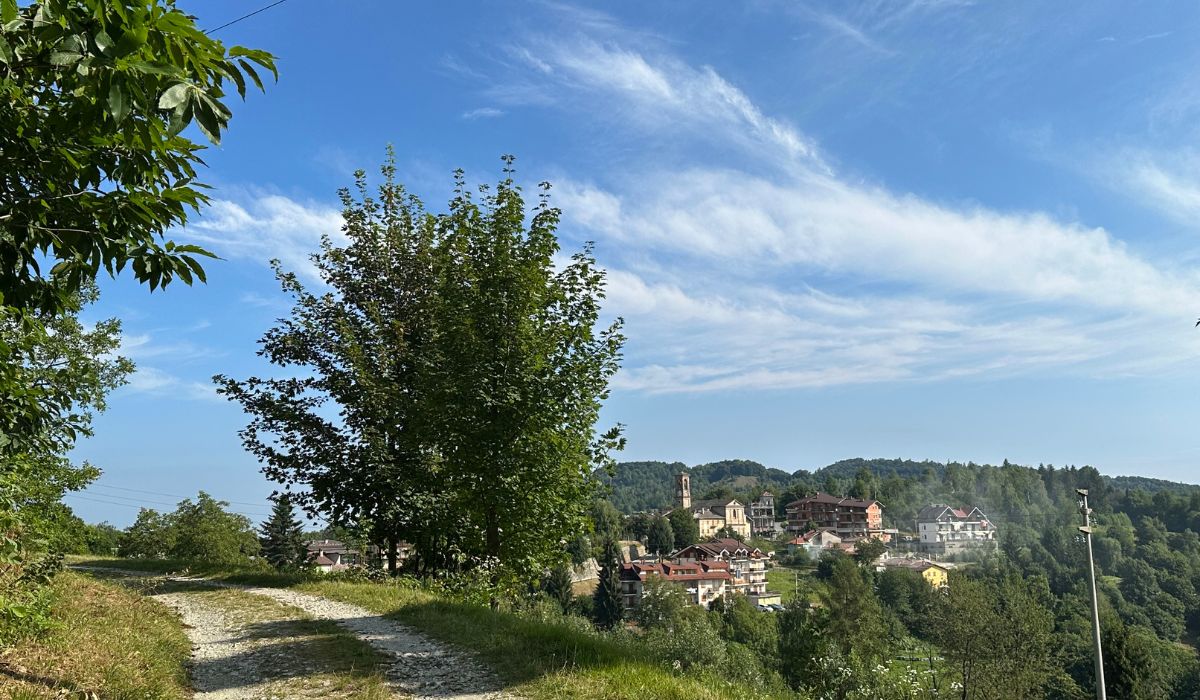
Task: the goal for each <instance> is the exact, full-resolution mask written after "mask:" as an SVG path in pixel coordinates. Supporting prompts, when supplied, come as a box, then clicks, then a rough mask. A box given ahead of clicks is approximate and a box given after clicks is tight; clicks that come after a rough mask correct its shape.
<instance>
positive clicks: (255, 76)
mask: <svg viewBox="0 0 1200 700" xmlns="http://www.w3.org/2000/svg"><path fill="white" fill-rule="evenodd" d="M238 65H240V66H241V67H242V70H244V71H245V72H246V75H248V76H250V79H251V80H253V81H254V84H255V85H256V86H257V87H258V89H259V90H262V91H264V92H265V91H266V88H264V87H263V83H262V79H261V78H259V77H258V73H257V72H256V71H255V70H254V66H252V65H250V64H249V63H248V62H247V61H245V60H243V59H240V58H239V59H238Z"/></svg>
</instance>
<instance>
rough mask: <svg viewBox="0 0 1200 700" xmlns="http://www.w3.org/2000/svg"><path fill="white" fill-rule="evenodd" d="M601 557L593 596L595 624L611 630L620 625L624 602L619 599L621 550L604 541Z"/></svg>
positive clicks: (613, 542)
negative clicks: (597, 580) (597, 583)
mask: <svg viewBox="0 0 1200 700" xmlns="http://www.w3.org/2000/svg"><path fill="white" fill-rule="evenodd" d="M603 550H604V553H603V555H602V556H601V567H600V585H599V586H597V587H596V593H595V595H594V596H593V600H594V601H595V615H596V624H597V625H599V626H600V627H603V628H605V629H612V628H613V627H616V626H617V625H619V624H620V623H621V618H622V617H623V615H624V613H625V602H624V599H623V598H622V597H621V549H620V546H619V545H618V544H617V542H616V540H614V539H611V538H610V539H606V540H605V541H604V548H603Z"/></svg>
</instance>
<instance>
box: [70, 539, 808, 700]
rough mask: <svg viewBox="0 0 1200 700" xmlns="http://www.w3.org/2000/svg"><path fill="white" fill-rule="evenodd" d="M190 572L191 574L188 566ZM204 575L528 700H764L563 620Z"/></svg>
mask: <svg viewBox="0 0 1200 700" xmlns="http://www.w3.org/2000/svg"><path fill="white" fill-rule="evenodd" d="M76 563H83V564H94V565H97V566H113V567H120V568H127V569H140V570H146V571H170V570H176V569H178V568H180V567H179V563H178V562H147V561H142V560H137V561H122V560H108V559H99V560H87V561H84V560H80V561H77V562H76ZM193 571H195V569H193ZM206 573H210V574H213V575H215V576H219V577H220V578H222V579H224V580H228V581H231V582H239V583H252V584H255V585H275V586H289V587H294V588H296V589H297V590H302V591H307V592H310V593H315V594H319V595H323V596H326V597H328V598H331V599H334V600H341V601H345V602H348V603H354V604H356V605H360V606H362V607H364V608H367V609H369V610H372V611H374V612H378V613H380V614H381V615H384V616H386V617H389V618H392V619H395V620H398V621H400V622H403V623H405V624H408V625H411V626H412V627H415V628H417V629H420V630H421V631H423V632H424V633H426V634H428V635H429V636H431V637H434V638H437V639H441V640H443V641H446V642H449V643H451V644H454V645H456V646H459V647H462V648H465V649H470V650H471V651H474V652H475V653H477V654H478V655H479V656H480V657H481V658H482V659H483V660H484V661H485V662H487V663H488V664H489V665H490V666H491V667H492V668H493V669H494V670H495V671H496V672H497V673H498V674H499V675H500V676H501V677H502V678H503V679H504V680H505V681H506V685H508V686H509V687H511V688H513V689H515V690H516V691H517V692H519V693H521V694H523V695H527V696H529V697H531V698H595V699H600V698H604V699H609V698H612V699H617V698H630V699H633V698H637V699H638V700H644V699H645V698H664V699H667V700H669V699H672V698H678V699H679V700H684V699H686V700H709V699H711V700H717V699H718V698H734V699H736V698H772V697H794V696H790V695H789V696H775V695H772V694H770V693H768V692H765V691H764V690H763V689H761V688H749V687H745V686H739V685H732V684H729V683H726V682H725V681H723V680H722V679H721V678H720V677H719V676H718V675H717V674H716V673H713V672H708V671H706V672H698V671H696V670H691V671H686V672H682V673H677V672H672V671H671V670H670V669H669V668H667V667H665V666H664V665H662V664H660V663H657V662H655V661H654V660H652V659H651V658H650V657H649V654H648V653H647V650H646V649H644V648H643V647H642V646H641V645H640V644H638V643H637V642H636V641H635V640H631V639H626V638H621V637H613V636H607V635H602V634H598V633H595V632H592V631H590V630H588V629H585V628H583V627H582V626H579V625H573V624H570V622H569V621H563V622H556V621H537V620H531V619H527V618H524V617H521V616H518V615H515V614H513V613H509V612H504V611H493V610H490V609H488V608H486V607H480V606H473V605H466V604H463V603H457V602H452V601H448V600H445V599H443V598H440V597H438V596H436V595H434V594H433V593H430V592H428V591H424V590H420V589H416V588H412V587H408V586H401V585H389V584H377V583H346V582H336V581H308V582H300V581H299V580H298V578H297V577H289V576H279V575H275V574H263V573H260V572H246V571H242V572H231V571H227V572H223V573H222V572H217V571H215V570H209V571H208V572H206Z"/></svg>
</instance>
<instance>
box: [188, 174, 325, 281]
mask: <svg viewBox="0 0 1200 700" xmlns="http://www.w3.org/2000/svg"><path fill="white" fill-rule="evenodd" d="M186 233H187V237H188V238H189V239H191V240H194V241H197V242H199V243H201V244H203V245H206V246H208V247H210V248H211V249H212V250H213V252H215V253H217V254H218V255H220V256H222V257H226V258H240V259H248V260H254V261H257V262H260V263H263V264H266V263H267V262H268V261H269V260H271V259H278V260H280V261H281V262H282V263H283V265H284V267H285V268H286V269H289V270H293V271H295V272H297V273H300V274H304V275H306V276H308V277H309V278H311V279H317V272H316V269H315V268H314V267H313V265H312V263H311V261H310V260H309V255H311V254H312V253H313V252H314V251H316V250H317V248H318V245H319V243H320V240H321V237H322V236H329V237H330V238H332V239H333V240H335V241H336V240H341V239H342V236H343V234H342V215H341V212H340V211H339V210H338V209H335V208H333V207H332V206H329V205H327V204H321V203H316V202H302V201H297V200H294V199H291V198H289V197H286V196H283V195H280V194H274V193H258V192H246V193H242V194H240V195H238V196H237V198H236V199H234V198H226V199H214V200H213V201H212V203H211V205H210V206H209V207H208V209H207V210H206V211H205V213H204V217H203V218H201V219H198V220H196V221H195V222H193V223H191V224H189V225H188V228H187V232H186Z"/></svg>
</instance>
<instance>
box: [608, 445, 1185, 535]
mask: <svg viewBox="0 0 1200 700" xmlns="http://www.w3.org/2000/svg"><path fill="white" fill-rule="evenodd" d="M1011 469H1017V470H1028V471H1029V472H1031V473H1033V474H1038V473H1043V472H1045V470H1047V469H1049V470H1054V469H1055V467H1053V466H1048V465H1039V466H1038V467H1037V468H1034V467H1023V466H1018V465H1013V464H1010V463H1009V462H1007V461H1005V462H1004V463H1003V464H1002V465H1000V466H994V465H987V464H974V463H970V462H968V463H965V464H964V463H958V462H950V463H943V462H933V461H928V460H926V461H914V460H909V459H863V458H853V459H844V460H841V461H838V462H834V463H833V464H830V465H828V466H825V467H822V468H820V469H817V470H815V471H807V470H804V469H800V470H797V471H796V472H794V473H789V472H787V471H784V470H782V469H776V468H773V467H767V466H765V465H763V464H760V463H758V462H755V461H752V460H747V459H730V460H722V461H719V462H709V463H707V464H698V465H696V466H693V467H689V466H687V465H686V464H684V463H683V462H662V461H648V462H621V463H619V464H617V466H616V470H615V471H614V473H613V475H612V477H611V478H610V477H609V476H608V475H606V474H603V473H600V472H598V474H599V475H600V477H601V479H602V480H603V481H604V482H605V483H606V484H608V486H609V488H610V494H609V497H608V498H609V500H610V501H611V502H612V504H613V505H614V506H616V507H617V509H618V510H620V511H622V512H624V513H636V512H639V511H646V510H662V509H667V508H671V507H672V506H673V505H674V504H675V475H676V474H678V473H680V472H687V473H688V474H689V475H690V476H691V483H692V497H693V498H708V497H717V496H728V495H733V496H736V497H738V498H739V499H743V500H744V502H747V503H748V502H749V501H750V500H753V499H754V498H756V497H757V496H758V495H759V494H761V493H762V492H763V491H764V490H769V491H771V492H772V493H774V494H775V495H776V496H777V497H778V498H777V505H778V508H779V511H780V515H781V516H782V514H783V510H782V509H783V507H784V506H786V505H787V503H788V502H789V501H790V500H792V499H793V498H794V497H797V496H800V495H803V494H804V493H805V492H806V491H812V490H821V491H825V492H827V493H833V494H839V495H841V494H845V495H852V496H860V497H870V498H878V499H879V500H881V501H883V502H884V505H885V506H886V511H885V512H886V513H887V514H888V515H889V516H890V518H889V519H891V520H893V521H897V522H896V526H899V527H901V528H902V529H903V528H904V527H905V524H904V522H899V521H908V520H911V518H912V517H914V516H915V514H916V511H917V510H919V509H920V507H921V505H923V504H917V503H915V502H910V501H911V500H912V498H916V497H919V496H921V495H926V496H928V497H929V498H938V499H940V500H951V501H955V503H956V504H969V505H979V506H980V507H983V508H984V509H985V510H988V508H989V507H991V508H993V509H994V508H996V507H1003V506H1004V505H1005V504H1004V503H999V502H995V499H994V498H989V494H988V493H987V491H989V490H990V489H988V488H987V482H990V481H992V480H991V479H989V478H988V476H987V475H989V474H990V473H991V471H992V470H1011ZM1068 469H1073V467H1071V468H1068ZM1085 469H1090V468H1085ZM967 474H969V475H970V478H969V479H968V478H966V475H967ZM948 475H949V476H950V477H953V478H954V479H955V482H954V483H953V484H949V483H947V476H948ZM1101 478H1102V479H1103V481H1104V483H1105V485H1106V486H1107V487H1108V488H1109V489H1111V490H1113V491H1145V492H1147V493H1150V494H1155V493H1159V492H1169V493H1172V494H1177V495H1182V496H1190V495H1191V494H1193V493H1200V486H1197V485H1194V484H1185V483H1180V482H1176V481H1167V480H1164V479H1154V478H1150V477H1144V476H1102V477H1101ZM893 479H894V480H895V481H892V480H893ZM889 481H890V483H888V482H889ZM967 481H971V482H976V483H971V484H968V483H967ZM902 482H917V483H924V484H926V485H927V486H928V488H920V487H918V486H917V483H913V484H909V485H907V486H906V485H904V484H903V483H902ZM938 482H941V485H942V486H944V487H945V488H939V487H938ZM1081 485H1082V484H1081ZM888 486H890V488H888ZM907 527H911V524H909V525H907Z"/></svg>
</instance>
